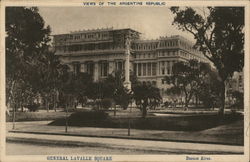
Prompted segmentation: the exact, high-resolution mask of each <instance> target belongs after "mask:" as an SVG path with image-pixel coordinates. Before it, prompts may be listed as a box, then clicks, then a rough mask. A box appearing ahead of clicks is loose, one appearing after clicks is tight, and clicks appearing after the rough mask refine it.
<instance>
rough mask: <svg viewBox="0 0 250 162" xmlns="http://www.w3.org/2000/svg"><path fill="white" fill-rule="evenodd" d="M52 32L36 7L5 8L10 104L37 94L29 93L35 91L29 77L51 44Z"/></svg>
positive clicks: (7, 89)
mask: <svg viewBox="0 0 250 162" xmlns="http://www.w3.org/2000/svg"><path fill="white" fill-rule="evenodd" d="M49 34H50V27H49V26H47V27H45V26H44V21H43V18H42V17H41V16H40V15H39V13H38V9H37V8H36V7H31V8H26V7H7V8H6V91H8V92H7V93H6V94H7V98H8V99H7V102H9V103H7V105H11V104H12V106H13V107H16V105H17V104H18V103H17V101H21V100H22V99H20V97H21V96H27V95H28V96H30V95H32V96H35V95H36V94H35V93H30V92H34V91H33V89H34V86H32V84H33V83H32V82H31V81H30V80H29V79H28V78H29V76H31V75H33V74H36V71H34V68H33V67H34V65H36V64H37V61H38V58H39V57H40V56H41V55H42V54H43V53H44V51H46V50H47V48H48V46H49V41H50V38H49ZM37 79H38V80H39V78H37ZM20 87H22V92H21V94H18V93H16V92H18V91H19V90H20V89H19V88H20ZM30 89H31V90H30ZM29 98H32V97H29ZM26 102H28V101H26Z"/></svg>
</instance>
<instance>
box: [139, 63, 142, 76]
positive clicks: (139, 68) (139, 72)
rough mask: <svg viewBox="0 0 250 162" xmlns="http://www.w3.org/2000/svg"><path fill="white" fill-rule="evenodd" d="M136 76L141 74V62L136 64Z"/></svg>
mask: <svg viewBox="0 0 250 162" xmlns="http://www.w3.org/2000/svg"><path fill="white" fill-rule="evenodd" d="M138 76H141V64H140V63H139V64H138Z"/></svg>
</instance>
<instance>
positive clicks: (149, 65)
mask: <svg viewBox="0 0 250 162" xmlns="http://www.w3.org/2000/svg"><path fill="white" fill-rule="evenodd" d="M147 75H148V76H151V62H150V63H148V74H147Z"/></svg>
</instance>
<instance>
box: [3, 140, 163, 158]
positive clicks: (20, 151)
mask: <svg viewBox="0 0 250 162" xmlns="http://www.w3.org/2000/svg"><path fill="white" fill-rule="evenodd" d="M158 153H161V152H159V151H139V150H127V149H109V148H100V147H84V146H71V147H70V146H55V145H41V144H28V143H12V142H10V143H9V142H8V143H7V144H6V154H7V155H58V154H61V155H62V154H64V155H75V154H98V155H100V154H105V155H108V154H112V155H122V154H129V155H134V154H137V155H138V154H158Z"/></svg>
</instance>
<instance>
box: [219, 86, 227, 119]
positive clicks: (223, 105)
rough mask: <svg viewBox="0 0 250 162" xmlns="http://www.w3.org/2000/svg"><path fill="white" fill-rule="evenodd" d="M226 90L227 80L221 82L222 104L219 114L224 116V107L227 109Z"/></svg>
mask: <svg viewBox="0 0 250 162" xmlns="http://www.w3.org/2000/svg"><path fill="white" fill-rule="evenodd" d="M225 92H226V87H225V81H222V82H221V106H220V109H219V112H218V114H219V116H224V109H225V97H226V95H225Z"/></svg>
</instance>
